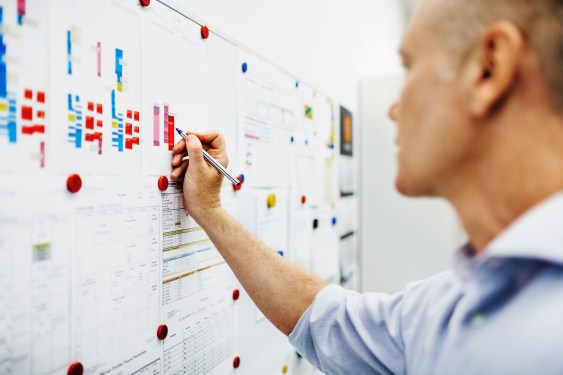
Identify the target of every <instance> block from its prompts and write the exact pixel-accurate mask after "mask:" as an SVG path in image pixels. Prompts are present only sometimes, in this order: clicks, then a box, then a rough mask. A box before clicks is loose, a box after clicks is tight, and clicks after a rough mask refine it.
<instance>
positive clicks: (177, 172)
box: [170, 160, 190, 180]
mask: <svg viewBox="0 0 563 375" xmlns="http://www.w3.org/2000/svg"><path fill="white" fill-rule="evenodd" d="M189 163H190V162H189V161H188V160H186V161H185V162H183V163H182V164H180V166H179V167H176V168H172V172H171V173H170V177H171V178H172V179H173V180H177V179H179V178H182V177H184V174H185V173H186V169H188V165H189Z"/></svg>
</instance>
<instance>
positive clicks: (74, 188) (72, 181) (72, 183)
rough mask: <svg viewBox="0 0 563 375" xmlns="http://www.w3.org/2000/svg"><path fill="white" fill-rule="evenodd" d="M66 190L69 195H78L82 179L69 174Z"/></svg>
mask: <svg viewBox="0 0 563 375" xmlns="http://www.w3.org/2000/svg"><path fill="white" fill-rule="evenodd" d="M66 188H67V189H68V191H70V192H71V193H78V192H79V191H80V189H81V188H82V179H81V178H80V176H79V175H77V174H71V175H70V176H68V178H67V179H66Z"/></svg>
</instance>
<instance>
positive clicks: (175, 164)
mask: <svg viewBox="0 0 563 375" xmlns="http://www.w3.org/2000/svg"><path fill="white" fill-rule="evenodd" d="M184 155H185V153H184V152H182V153H181V154H175V155H174V156H173V157H172V166H173V167H178V166H179V165H180V164H182V158H183V157H184Z"/></svg>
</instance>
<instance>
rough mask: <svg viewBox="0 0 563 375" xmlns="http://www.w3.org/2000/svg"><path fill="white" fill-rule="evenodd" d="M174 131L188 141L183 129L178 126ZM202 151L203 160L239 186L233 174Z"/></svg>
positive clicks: (185, 157) (186, 157)
mask: <svg viewBox="0 0 563 375" xmlns="http://www.w3.org/2000/svg"><path fill="white" fill-rule="evenodd" d="M176 131H177V132H178V134H180V136H181V137H182V138H184V139H185V140H186V142H187V141H188V136H187V135H186V133H184V131H183V130H182V129H180V128H176ZM202 151H203V158H204V159H205V160H207V162H208V163H209V164H211V165H212V166H214V167H215V169H217V170H218V171H219V172H221V173H222V174H223V176H225V177H227V178H228V179H229V180H230V181H231V182H232V183H233V184H234V185H235V186H239V185H240V181H239V180H237V179H236V178H235V177H233V175H231V174H230V173H229V172H227V170H226V169H225V168H223V166H222V165H221V164H220V163H219V162H218V161H217V160H215V159H214V158H213V156H211V155H209V154H208V153H207V151H205V150H202ZM184 160H189V156H184V158H183V159H182V161H184Z"/></svg>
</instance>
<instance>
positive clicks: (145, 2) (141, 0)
mask: <svg viewBox="0 0 563 375" xmlns="http://www.w3.org/2000/svg"><path fill="white" fill-rule="evenodd" d="M139 3H141V5H142V6H144V7H148V6H149V5H151V0H139Z"/></svg>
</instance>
